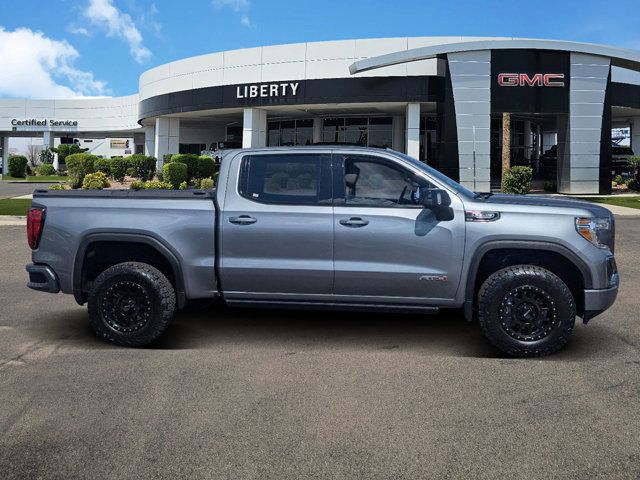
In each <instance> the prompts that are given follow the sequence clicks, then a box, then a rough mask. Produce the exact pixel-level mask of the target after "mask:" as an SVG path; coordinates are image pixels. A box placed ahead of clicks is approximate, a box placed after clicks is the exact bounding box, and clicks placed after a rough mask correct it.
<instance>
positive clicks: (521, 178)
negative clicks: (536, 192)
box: [502, 167, 533, 195]
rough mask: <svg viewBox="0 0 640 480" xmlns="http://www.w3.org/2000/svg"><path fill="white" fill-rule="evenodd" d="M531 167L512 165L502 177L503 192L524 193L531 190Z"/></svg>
mask: <svg viewBox="0 0 640 480" xmlns="http://www.w3.org/2000/svg"><path fill="white" fill-rule="evenodd" d="M532 178H533V170H532V169H531V167H511V168H510V169H509V170H508V171H507V172H506V174H505V176H504V178H503V179H502V192H503V193H515V194H520V195H524V194H527V193H529V191H530V190H531V180H532Z"/></svg>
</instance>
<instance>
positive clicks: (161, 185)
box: [144, 180, 173, 190]
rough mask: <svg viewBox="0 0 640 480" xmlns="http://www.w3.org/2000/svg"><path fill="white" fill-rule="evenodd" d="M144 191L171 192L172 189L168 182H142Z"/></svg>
mask: <svg viewBox="0 0 640 480" xmlns="http://www.w3.org/2000/svg"><path fill="white" fill-rule="evenodd" d="M144 189H145V190H171V189H173V185H171V184H170V183H168V182H159V181H157V180H149V181H148V182H144Z"/></svg>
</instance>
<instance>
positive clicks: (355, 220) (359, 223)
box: [340, 217, 369, 228]
mask: <svg viewBox="0 0 640 480" xmlns="http://www.w3.org/2000/svg"><path fill="white" fill-rule="evenodd" d="M340 225H344V226H345V227H354V228H358V227H364V226H365V225H369V220H363V219H362V218H360V217H351V218H349V219H346V218H343V219H342V220H340Z"/></svg>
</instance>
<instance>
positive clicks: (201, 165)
mask: <svg viewBox="0 0 640 480" xmlns="http://www.w3.org/2000/svg"><path fill="white" fill-rule="evenodd" d="M214 165H215V163H214V161H213V158H211V157H207V156H206V155H202V156H200V157H198V178H209V177H210V176H212V175H213V172H214V168H215V167H214Z"/></svg>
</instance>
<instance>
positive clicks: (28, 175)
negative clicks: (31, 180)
mask: <svg viewBox="0 0 640 480" xmlns="http://www.w3.org/2000/svg"><path fill="white" fill-rule="evenodd" d="M31 176H33V169H32V168H31V166H30V165H29V164H28V163H27V177H31Z"/></svg>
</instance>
